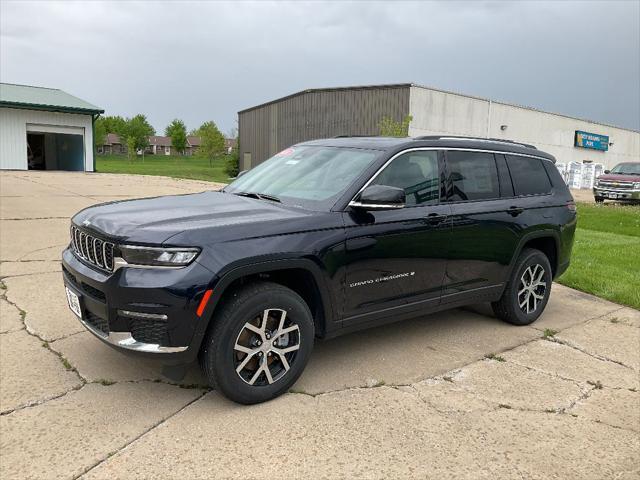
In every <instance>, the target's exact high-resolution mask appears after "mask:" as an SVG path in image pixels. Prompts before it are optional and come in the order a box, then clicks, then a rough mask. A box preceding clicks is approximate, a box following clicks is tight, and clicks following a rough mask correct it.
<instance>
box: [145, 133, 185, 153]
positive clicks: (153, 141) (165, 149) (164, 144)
mask: <svg viewBox="0 0 640 480" xmlns="http://www.w3.org/2000/svg"><path fill="white" fill-rule="evenodd" d="M145 153H152V154H153V155H171V137H163V136H160V135H153V136H151V137H149V146H148V147H147V149H146V150H145ZM175 153H177V152H175Z"/></svg>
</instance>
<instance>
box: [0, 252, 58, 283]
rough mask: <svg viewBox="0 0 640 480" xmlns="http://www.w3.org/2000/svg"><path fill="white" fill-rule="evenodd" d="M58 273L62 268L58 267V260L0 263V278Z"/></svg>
mask: <svg viewBox="0 0 640 480" xmlns="http://www.w3.org/2000/svg"><path fill="white" fill-rule="evenodd" d="M58 253H59V252H58ZM60 271H62V268H61V266H60V260H59V259H57V260H55V261H51V260H33V261H25V262H0V278H5V277H19V276H22V275H31V274H34V273H51V272H60Z"/></svg>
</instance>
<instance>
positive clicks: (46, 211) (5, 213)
mask: <svg viewBox="0 0 640 480" xmlns="http://www.w3.org/2000/svg"><path fill="white" fill-rule="evenodd" d="M94 203H97V202H96V201H95V200H92V199H89V198H83V197H65V198H64V199H57V201H52V200H51V197H48V196H46V197H5V198H3V199H2V201H1V202H0V217H1V218H2V219H24V218H38V219H44V218H52V217H54V218H64V219H65V220H66V219H69V218H70V217H71V216H72V215H74V214H75V213H77V212H78V211H80V210H82V209H83V208H86V207H89V206H91V205H93V204H94Z"/></svg>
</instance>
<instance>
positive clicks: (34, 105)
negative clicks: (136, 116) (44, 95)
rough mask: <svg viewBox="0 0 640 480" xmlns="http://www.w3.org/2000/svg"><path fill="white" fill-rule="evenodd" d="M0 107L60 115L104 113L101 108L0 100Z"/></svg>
mask: <svg viewBox="0 0 640 480" xmlns="http://www.w3.org/2000/svg"><path fill="white" fill-rule="evenodd" d="M0 107H7V108H21V109H23V110H41V111H46V112H62V113H85V114H96V113H104V110H103V109H101V108H95V109H94V108H77V107H64V106H58V105H43V104H37V103H21V102H6V101H2V100H0Z"/></svg>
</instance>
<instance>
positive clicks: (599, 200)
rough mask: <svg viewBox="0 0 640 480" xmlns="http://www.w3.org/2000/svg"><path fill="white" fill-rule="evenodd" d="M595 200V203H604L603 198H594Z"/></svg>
mask: <svg viewBox="0 0 640 480" xmlns="http://www.w3.org/2000/svg"><path fill="white" fill-rule="evenodd" d="M594 198H595V200H596V203H604V197H594Z"/></svg>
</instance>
